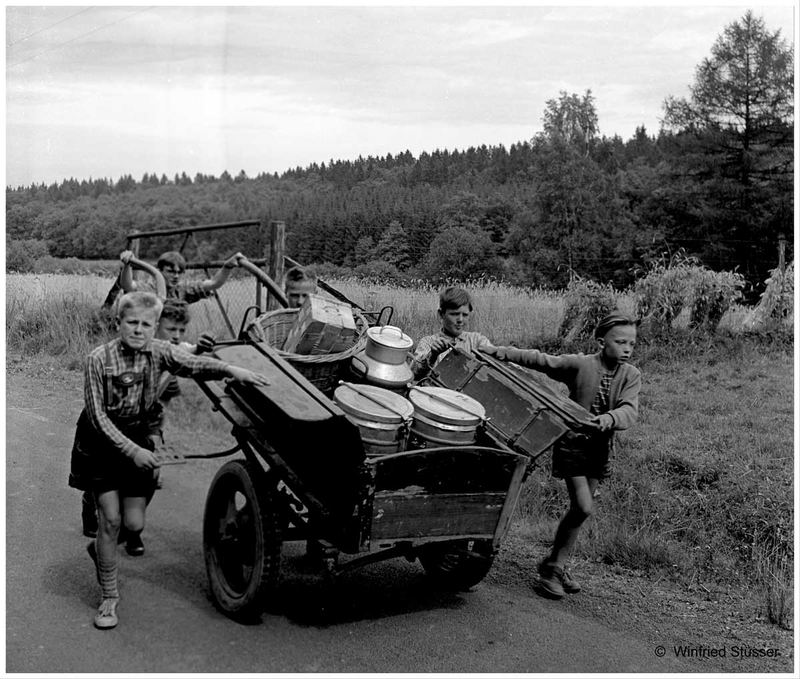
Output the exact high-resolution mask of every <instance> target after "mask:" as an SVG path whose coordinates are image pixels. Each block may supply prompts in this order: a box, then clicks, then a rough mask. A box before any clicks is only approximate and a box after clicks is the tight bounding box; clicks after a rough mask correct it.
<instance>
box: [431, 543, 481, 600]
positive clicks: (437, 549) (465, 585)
mask: <svg viewBox="0 0 800 679" xmlns="http://www.w3.org/2000/svg"><path fill="white" fill-rule="evenodd" d="M418 557H419V561H420V563H421V564H422V567H423V568H424V569H425V572H426V573H427V574H428V576H429V577H430V578H431V579H432V580H433V581H434V582H435V583H436V584H437V585H438V586H440V587H445V588H447V589H454V590H467V589H469V588H470V587H472V586H474V585H477V584H478V583H479V582H480V581H481V580H483V579H484V578H485V577H486V574H487V573H488V572H489V569H491V567H492V563H493V562H494V551H493V550H492V543H491V542H490V541H489V540H464V541H461V542H456V543H453V542H446V543H432V544H429V545H425V546H424V547H422V548H421V549H420V550H419V552H418Z"/></svg>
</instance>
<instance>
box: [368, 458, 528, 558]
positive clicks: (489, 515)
mask: <svg viewBox="0 0 800 679" xmlns="http://www.w3.org/2000/svg"><path fill="white" fill-rule="evenodd" d="M370 463H372V464H374V468H375V471H374V483H375V491H374V495H373V497H372V508H371V511H372V523H371V532H370V539H371V541H372V543H380V541H381V540H384V541H386V540H392V541H398V540H411V541H414V540H421V539H425V540H427V541H429V540H431V539H441V540H446V539H454V538H475V539H485V540H491V541H492V542H493V543H495V545H496V544H497V543H499V541H500V540H501V539H502V537H503V535H504V534H505V532H506V530H507V528H508V522H509V520H510V517H511V514H512V513H513V510H514V506H515V505H516V501H517V498H518V496H519V491H520V487H521V484H522V478H523V475H524V472H525V467H526V464H527V459H526V458H524V457H523V456H521V455H516V454H514V453H511V452H506V451H503V450H497V449H493V448H487V447H481V446H473V447H447V448H432V449H422V450H416V451H407V452H405V453H397V454H394V455H387V456H385V457H381V458H374V459H373V460H370Z"/></svg>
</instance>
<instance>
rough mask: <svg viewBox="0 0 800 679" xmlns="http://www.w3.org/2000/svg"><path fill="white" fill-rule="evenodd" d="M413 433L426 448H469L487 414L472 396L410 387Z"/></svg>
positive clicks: (440, 388) (435, 389) (429, 388)
mask: <svg viewBox="0 0 800 679" xmlns="http://www.w3.org/2000/svg"><path fill="white" fill-rule="evenodd" d="M408 398H409V400H410V401H411V404H412V406H413V407H414V419H413V421H412V423H411V432H412V434H413V435H415V436H416V437H417V438H419V439H420V440H421V442H422V443H423V444H426V443H431V444H433V445H437V446H459V445H461V446H466V445H471V444H473V443H475V439H476V437H477V431H478V425H479V424H481V422H483V421H484V420H485V419H486V410H485V409H484V407H483V406H482V405H481V404H480V403H479V402H478V401H476V400H475V399H474V398H472V397H471V396H467V395H466V394H462V393H461V392H460V391H454V390H453V389H445V388H443V387H411V388H410V390H409V392H408Z"/></svg>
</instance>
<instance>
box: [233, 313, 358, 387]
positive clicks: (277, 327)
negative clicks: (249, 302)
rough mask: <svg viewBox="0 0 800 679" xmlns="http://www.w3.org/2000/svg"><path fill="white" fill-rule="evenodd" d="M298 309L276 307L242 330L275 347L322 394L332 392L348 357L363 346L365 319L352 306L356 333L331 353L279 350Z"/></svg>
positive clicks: (341, 375)
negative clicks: (342, 347)
mask: <svg viewBox="0 0 800 679" xmlns="http://www.w3.org/2000/svg"><path fill="white" fill-rule="evenodd" d="M299 311H300V310H299V309H278V310H276V311H268V312H267V313H264V314H261V315H260V316H258V317H257V318H256V319H255V320H254V321H253V322H252V323H250V325H248V326H247V329H246V330H245V332H246V333H247V336H248V337H249V338H250V339H251V340H252V341H254V342H266V343H267V344H269V345H270V346H271V347H272V348H273V349H275V350H276V351H277V352H278V354H279V355H280V357H281V358H283V359H285V360H286V361H288V362H289V363H290V364H291V365H292V367H293V368H294V369H295V370H297V371H298V372H299V373H300V374H301V375H303V377H305V378H306V379H307V380H308V381H309V382H311V383H312V384H313V385H314V386H315V387H316V388H317V389H319V390H320V391H321V392H323V393H325V394H330V393H331V392H333V391H334V390H335V389H336V387H337V386H339V380H340V379H342V378H343V377H344V376H345V371H346V370H347V368H348V367H349V365H350V359H351V358H352V357H353V356H355V355H356V354H357V353H358V352H359V351H361V350H362V349H363V348H364V347H365V346H366V334H365V333H366V331H367V328H368V327H369V325H368V323H367V320H366V319H365V318H364V317H363V316H362V315H361V314H360V313H359V312H358V311H357V310H356V309H353V316H354V317H355V321H356V328H357V332H358V334H357V336H356V339H355V341H354V343H353V346H351V347H350V348H349V349H345V350H344V351H340V352H338V353H335V354H318V355H314V356H306V355H303V354H292V353H289V352H288V351H283V345H284V342H286V338H287V337H288V335H289V331H290V330H291V329H292V326H293V325H294V322H295V319H296V317H297V314H298V312H299Z"/></svg>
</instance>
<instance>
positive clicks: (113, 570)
mask: <svg viewBox="0 0 800 679" xmlns="http://www.w3.org/2000/svg"><path fill="white" fill-rule="evenodd" d="M97 574H98V576H99V578H100V589H101V590H102V592H103V598H104V599H118V598H119V590H118V589H117V562H116V560H114V561H112V562H110V563H109V562H107V561H104V560H103V559H102V558H101V557H100V556H99V555H98V559H97Z"/></svg>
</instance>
